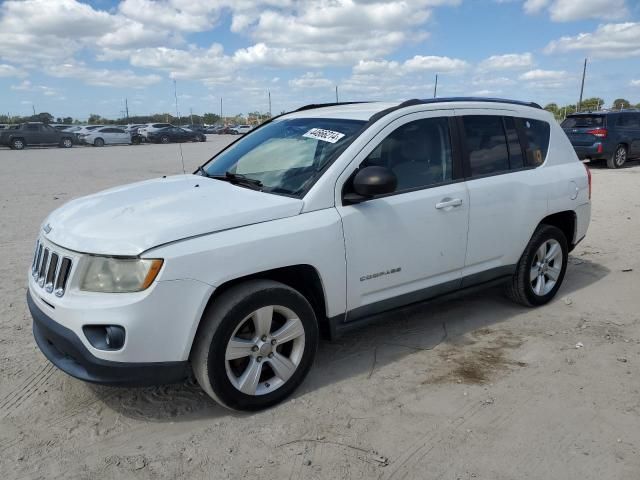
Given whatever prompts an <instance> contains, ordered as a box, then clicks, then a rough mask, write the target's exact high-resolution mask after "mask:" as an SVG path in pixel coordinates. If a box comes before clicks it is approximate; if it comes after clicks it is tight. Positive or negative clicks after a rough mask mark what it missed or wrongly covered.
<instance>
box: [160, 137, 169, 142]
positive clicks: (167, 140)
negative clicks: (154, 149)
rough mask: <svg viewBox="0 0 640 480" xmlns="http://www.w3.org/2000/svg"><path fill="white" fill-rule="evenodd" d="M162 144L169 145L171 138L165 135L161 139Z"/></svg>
mask: <svg viewBox="0 0 640 480" xmlns="http://www.w3.org/2000/svg"><path fill="white" fill-rule="evenodd" d="M160 143H169V137H167V136H166V135H163V136H162V137H160Z"/></svg>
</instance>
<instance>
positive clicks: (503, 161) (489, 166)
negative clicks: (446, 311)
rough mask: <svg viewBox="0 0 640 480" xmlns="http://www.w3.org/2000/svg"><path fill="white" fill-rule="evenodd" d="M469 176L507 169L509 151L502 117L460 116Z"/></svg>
mask: <svg viewBox="0 0 640 480" xmlns="http://www.w3.org/2000/svg"><path fill="white" fill-rule="evenodd" d="M462 121H463V123H464V133H465V144H466V147H467V153H468V155H469V166H470V169H471V171H470V176H471V177H477V176H480V175H490V174H492V173H499V172H505V171H507V170H509V151H508V149H507V139H506V137H505V134H504V128H503V126H502V117H497V116H492V115H469V116H464V117H462Z"/></svg>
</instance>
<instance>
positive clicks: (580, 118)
mask: <svg viewBox="0 0 640 480" xmlns="http://www.w3.org/2000/svg"><path fill="white" fill-rule="evenodd" d="M604 124H605V121H604V115H573V116H572V115H570V116H568V117H567V118H565V120H564V121H563V122H562V124H561V126H562V128H582V127H602V126H604Z"/></svg>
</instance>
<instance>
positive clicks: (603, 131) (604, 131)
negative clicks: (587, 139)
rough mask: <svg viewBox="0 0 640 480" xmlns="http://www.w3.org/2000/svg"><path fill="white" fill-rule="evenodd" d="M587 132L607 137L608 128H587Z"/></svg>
mask: <svg viewBox="0 0 640 480" xmlns="http://www.w3.org/2000/svg"><path fill="white" fill-rule="evenodd" d="M587 133H590V134H591V135H593V136H594V137H598V138H607V129H606V128H594V129H593V130H587Z"/></svg>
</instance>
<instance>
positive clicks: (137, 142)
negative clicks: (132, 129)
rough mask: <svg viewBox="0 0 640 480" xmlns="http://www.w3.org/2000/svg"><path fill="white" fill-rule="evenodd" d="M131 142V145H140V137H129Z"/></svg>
mask: <svg viewBox="0 0 640 480" xmlns="http://www.w3.org/2000/svg"><path fill="white" fill-rule="evenodd" d="M131 144H132V145H140V137H133V138H132V139H131Z"/></svg>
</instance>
